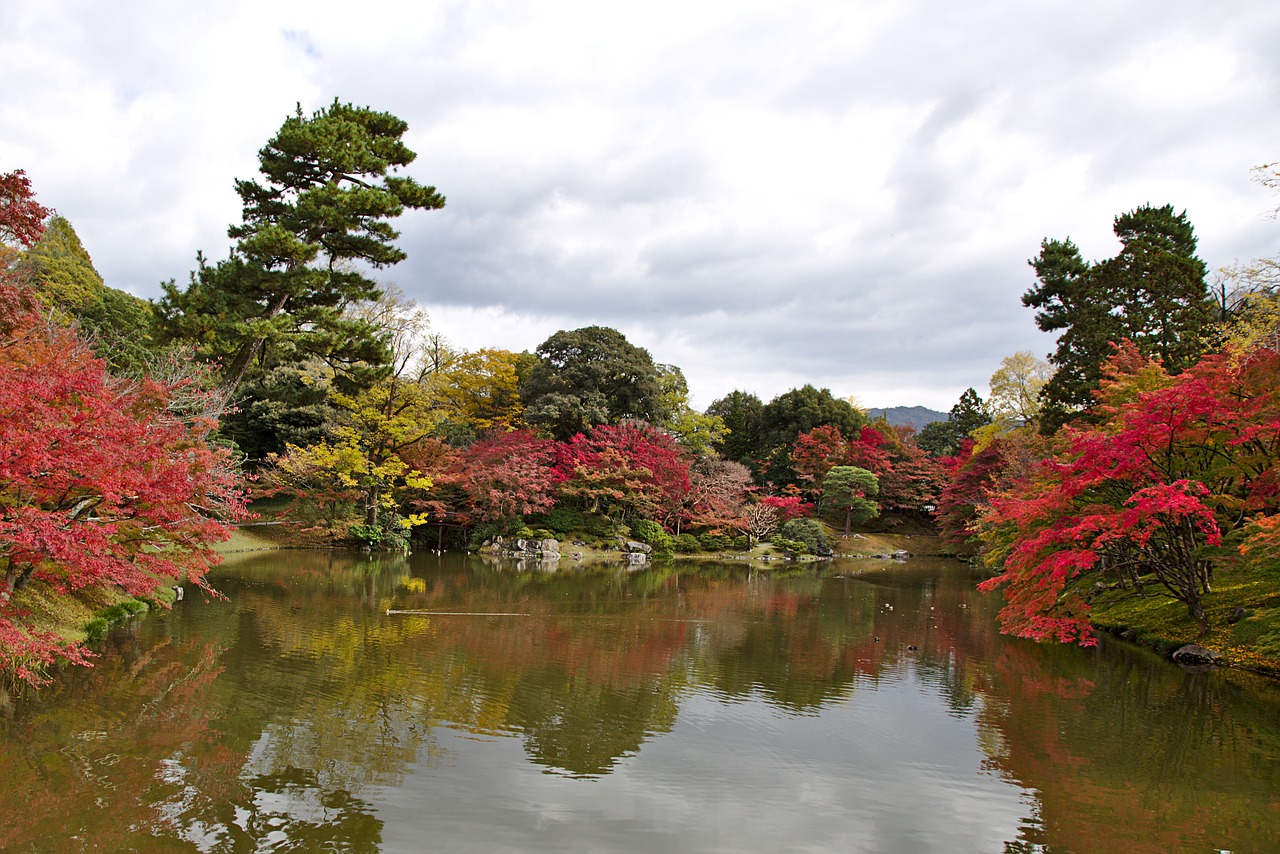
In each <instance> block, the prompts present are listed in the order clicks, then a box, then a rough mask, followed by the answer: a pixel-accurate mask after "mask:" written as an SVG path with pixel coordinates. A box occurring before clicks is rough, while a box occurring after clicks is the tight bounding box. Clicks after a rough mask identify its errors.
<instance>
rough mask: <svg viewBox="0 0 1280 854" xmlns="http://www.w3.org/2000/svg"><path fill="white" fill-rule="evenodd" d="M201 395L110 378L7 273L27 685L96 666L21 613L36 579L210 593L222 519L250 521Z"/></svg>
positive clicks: (4, 490)
mask: <svg viewBox="0 0 1280 854" xmlns="http://www.w3.org/2000/svg"><path fill="white" fill-rule="evenodd" d="M203 398H204V395H203V393H202V392H200V391H199V390H198V389H196V388H195V387H194V385H193V383H192V382H191V380H189V379H186V380H175V381H172V382H165V381H159V380H126V379H121V378H117V377H113V376H111V375H110V374H109V373H108V372H107V369H106V366H105V365H104V363H103V362H102V361H101V360H99V359H97V358H95V357H94V356H93V353H92V351H91V349H90V348H89V346H88V345H87V344H86V343H85V342H84V341H82V340H81V339H80V338H78V337H77V335H76V334H75V333H74V332H73V331H72V330H69V329H66V328H62V327H58V326H56V325H53V324H51V323H49V322H47V321H46V320H45V319H43V318H42V316H41V315H40V314H39V313H37V312H36V311H35V310H33V299H32V297H31V295H30V292H29V291H28V290H26V289H25V288H24V287H22V286H21V285H19V284H17V283H16V282H14V281H13V280H12V278H11V277H8V276H4V275H0V412H2V413H4V417H3V418H0V663H3V664H4V665H5V666H7V667H9V668H11V669H12V670H13V672H15V673H16V674H17V675H18V676H19V678H22V679H26V680H28V681H31V682H39V681H41V679H42V676H41V671H42V670H43V668H44V667H45V666H46V665H48V664H50V663H52V662H53V661H54V660H56V659H58V658H62V659H66V660H69V661H73V662H77V663H86V658H85V652H84V651H83V650H82V649H80V648H79V647H77V646H74V645H72V646H66V645H64V644H62V643H61V642H60V641H59V640H58V639H57V638H55V637H52V636H49V635H43V634H39V633H36V632H34V631H32V629H31V626H30V623H29V621H28V615H27V614H24V613H22V612H21V611H19V610H17V609H16V608H15V607H14V604H13V599H12V596H13V593H14V591H15V590H17V589H20V588H22V587H23V586H25V585H26V584H27V583H28V582H30V581H31V580H33V579H39V580H41V581H43V582H45V583H47V584H48V585H49V586H50V587H51V588H52V589H53V590H55V591H57V592H59V593H62V594H71V593H74V592H76V591H80V590H84V589H86V588H110V589H119V590H123V591H124V592H126V593H129V594H131V595H140V596H147V595H151V594H154V593H155V591H156V590H157V588H159V587H160V586H162V585H164V584H166V583H171V581H172V580H178V581H190V582H193V583H196V584H198V585H201V586H204V583H205V582H204V573H205V571H206V570H207V569H208V568H209V566H210V565H212V564H214V563H216V562H217V561H218V557H217V555H216V554H215V553H214V552H213V551H212V549H211V548H210V543H212V542H216V541H218V540H222V539H225V538H226V537H227V536H228V535H229V529H228V528H227V526H226V525H225V524H224V523H223V521H220V520H223V519H236V518H240V517H242V516H243V515H244V512H245V510H244V500H243V495H242V491H241V489H240V482H239V478H238V475H237V473H236V471H235V466H234V465H233V463H232V461H231V460H230V458H229V456H228V454H227V453H226V452H225V451H221V450H215V449H213V448H212V447H211V446H210V444H209V443H208V441H207V438H208V436H209V434H210V432H211V431H212V430H213V428H214V426H215V425H214V423H213V422H212V421H210V420H209V419H208V418H207V417H205V416H204V415H202V414H201V413H202V412H203V411H205V409H206V408H207V406H206V404H207V403H208V401H205V400H204V399H203Z"/></svg>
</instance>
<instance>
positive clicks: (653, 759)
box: [0, 552, 1280, 852]
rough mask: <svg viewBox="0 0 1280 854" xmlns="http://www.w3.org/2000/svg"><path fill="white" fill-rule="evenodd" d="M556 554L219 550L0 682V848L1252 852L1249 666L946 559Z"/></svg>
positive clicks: (1256, 715)
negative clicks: (1215, 670)
mask: <svg viewBox="0 0 1280 854" xmlns="http://www.w3.org/2000/svg"><path fill="white" fill-rule="evenodd" d="M562 563H563V564H564V566H563V567H562V569H561V570H560V571H557V572H547V571H544V570H542V569H539V568H537V567H520V566H517V565H516V564H514V563H511V562H496V561H495V562H490V563H486V562H484V561H482V560H480V559H479V558H474V557H473V558H466V557H463V556H445V557H437V556H434V555H415V556H413V557H408V558H386V557H374V558H370V557H368V556H364V555H356V554H341V553H326V552H270V553H265V554H264V553H255V554H251V555H241V556H234V555H233V556H231V558H229V560H228V562H227V564H226V565H224V567H223V568H221V569H220V570H219V571H218V572H217V574H216V575H215V576H214V579H213V580H214V583H215V585H216V586H217V587H218V588H219V589H220V590H221V591H222V592H223V593H224V594H225V595H226V597H227V598H226V599H225V600H220V601H204V600H203V599H202V598H201V597H200V596H199V595H195V596H188V598H187V600H186V601H183V602H180V603H178V604H177V605H176V606H175V608H174V610H173V612H172V613H171V614H167V615H164V616H159V617H152V618H149V619H145V620H142V621H139V622H136V623H134V624H132V625H130V626H128V627H126V628H124V629H122V630H119V631H118V632H116V634H114V635H113V636H112V637H111V638H110V640H109V642H108V643H106V644H104V646H103V648H102V650H101V656H100V657H99V658H98V659H97V666H96V667H95V668H93V669H92V670H84V669H78V670H76V671H72V672H69V673H67V674H65V676H63V677H62V678H61V679H60V680H59V681H58V682H57V683H55V684H54V685H52V686H50V687H48V688H47V689H45V690H44V691H43V692H41V693H40V695H39V696H37V697H36V698H34V699H32V700H23V701H12V700H10V701H8V702H7V703H6V705H5V707H4V709H3V712H4V715H3V717H0V775H3V777H2V778H3V779H4V780H5V782H6V793H7V795H8V796H7V797H5V798H3V799H0V848H3V849H4V850H13V851H80V850H84V851H98V850H101V851H124V850H141V851H193V850H194V851H214V852H221V851H325V850H329V851H337V850H342V851H485V852H490V851H539V850H555V851H669V852H682V851H866V852H898V851H901V852H929V851H946V852H968V851H974V852H1001V851H1005V852H1030V851H1046V852H1074V851H1080V852H1086V851H1125V852H1146V851H1150V852H1172V851H1206V852H1208V851H1235V852H1259V851H1280V770H1278V769H1280V765H1278V763H1277V759H1278V758H1280V756H1278V754H1280V751H1278V749H1277V748H1278V747H1280V690H1278V689H1277V686H1276V685H1275V684H1273V683H1268V682H1263V681H1259V680H1253V679H1250V678H1247V677H1245V676H1243V675H1242V674H1193V673H1184V672H1183V671H1182V670H1180V669H1178V668H1177V667H1175V666H1173V665H1171V664H1168V663H1167V662H1164V661H1162V660H1160V659H1159V658H1157V657H1155V656H1154V655H1150V654H1148V653H1146V652H1144V651H1141V650H1136V649H1132V648H1129V647H1126V646H1122V645H1119V644H1110V643H1104V644H1103V645H1102V646H1101V647H1100V648H1099V649H1095V650H1080V649H1075V648H1063V647H1042V646H1037V645H1035V644H1031V643H1027V642H1023V641H1018V640H1013V639H1009V638H1005V637H1002V636H1000V635H999V634H998V633H997V631H996V629H995V619H994V617H995V610H996V609H997V607H998V602H997V601H995V600H994V599H992V598H991V597H984V596H982V595H980V594H978V593H977V592H976V591H975V590H974V584H975V581H976V580H977V578H976V577H975V576H974V574H973V571H972V570H970V569H969V568H968V567H966V566H965V565H963V564H960V563H957V562H949V561H939V560H926V559H913V560H911V561H909V562H907V563H902V564H897V563H885V562H837V563H834V564H826V565H822V566H820V567H816V568H815V567H814V566H813V565H809V566H808V567H804V568H795V569H791V570H784V571H776V570H775V571H770V572H764V571H760V570H759V569H756V570H752V569H751V568H750V567H749V566H747V565H746V564H745V563H739V564H728V565H725V564H693V563H671V564H662V565H657V566H653V567H649V568H644V569H639V570H635V569H626V568H621V567H617V566H612V565H597V566H591V567H575V566H574V565H573V564H572V562H571V561H569V560H565V561H563V562H562ZM389 610H390V611H392V612H404V611H409V612H426V613H388V611H389Z"/></svg>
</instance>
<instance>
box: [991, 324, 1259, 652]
mask: <svg viewBox="0 0 1280 854" xmlns="http://www.w3.org/2000/svg"><path fill="white" fill-rule="evenodd" d="M1278 385H1280V355H1278V354H1277V353H1276V352H1275V351H1274V350H1269V349H1262V350H1259V351H1257V352H1254V353H1252V354H1249V355H1248V356H1247V358H1239V357H1233V356H1232V355H1230V354H1215V355H1210V356H1207V357H1205V358H1204V359H1202V360H1201V361H1200V362H1199V363H1197V364H1196V365H1194V366H1193V367H1191V368H1190V369H1188V370H1187V371H1185V372H1184V373H1182V374H1179V375H1177V376H1170V375H1169V374H1167V373H1166V372H1165V371H1164V370H1163V369H1162V368H1161V367H1160V366H1159V365H1158V364H1157V363H1155V362H1153V361H1151V360H1148V359H1146V358H1144V357H1141V356H1140V355H1138V354H1137V352H1136V351H1135V350H1134V349H1133V348H1132V347H1131V346H1128V345H1126V346H1122V347H1121V348H1120V349H1119V350H1118V351H1117V353H1116V354H1115V356H1114V357H1113V358H1112V359H1111V361H1110V363H1109V365H1108V368H1107V370H1106V371H1105V378H1104V381H1103V384H1102V387H1101V389H1100V391H1099V393H1098V400H1099V403H1098V405H1097V407H1096V408H1095V413H1096V414H1097V415H1098V416H1099V417H1100V423H1099V424H1097V425H1096V426H1092V427H1084V428H1064V430H1063V431H1062V432H1061V433H1060V434H1059V442H1060V448H1059V450H1058V451H1057V453H1055V454H1052V455H1051V456H1050V457H1049V458H1048V459H1045V460H1044V461H1043V462H1042V463H1041V464H1040V465H1039V466H1038V467H1037V468H1036V469H1035V470H1034V471H1033V472H1032V473H1031V475H1030V476H1029V477H1028V478H1026V479H1021V480H1019V481H1018V482H1017V483H1016V484H1014V485H1013V486H1011V487H1010V488H1007V489H1005V490H1003V491H1001V492H998V493H996V494H994V495H993V496H992V497H991V498H990V504H989V508H987V509H986V510H985V512H984V514H983V516H982V518H981V520H980V521H979V522H978V523H977V524H978V528H979V530H980V531H981V536H982V539H983V541H984V543H985V544H986V547H987V549H988V553H987V560H988V562H989V563H991V564H992V565H995V566H999V567H1000V568H1001V570H1002V571H1001V574H1000V575H999V576H997V577H995V578H993V579H991V580H990V581H988V582H986V583H985V584H984V585H983V586H984V588H985V589H993V588H996V587H1003V588H1004V589H1005V592H1006V597H1007V604H1006V606H1005V608H1004V609H1003V611H1002V612H1001V620H1002V622H1003V625H1004V628H1005V630H1006V631H1008V632H1011V633H1014V634H1018V635H1022V636H1025V637H1031V638H1036V639H1053V640H1061V641H1077V642H1080V643H1084V644H1090V643H1092V642H1093V635H1092V630H1091V628H1090V626H1089V623H1088V613H1089V603H1088V593H1089V592H1090V590H1091V589H1092V588H1093V586H1094V585H1095V584H1096V585H1102V586H1104V587H1119V588H1123V589H1128V590H1132V591H1134V592H1143V591H1144V589H1145V588H1154V589H1156V590H1159V591H1162V592H1164V593H1166V594H1167V595H1169V596H1171V597H1173V598H1174V599H1176V600H1178V601H1180V602H1182V603H1184V604H1185V605H1186V607H1187V610H1188V612H1189V614H1190V615H1191V617H1192V618H1193V619H1194V620H1195V622H1196V623H1197V625H1198V626H1199V627H1200V629H1201V631H1207V630H1208V628H1209V624H1208V617H1207V615H1206V612H1205V607H1204V597H1205V595H1206V594H1207V593H1209V592H1210V591H1211V589H1212V583H1213V574H1214V569H1215V567H1216V566H1218V565H1220V564H1221V562H1222V561H1224V560H1228V559H1231V558H1232V556H1233V555H1234V554H1236V553H1237V552H1239V551H1242V552H1244V554H1245V555H1249V554H1250V553H1251V552H1254V553H1258V552H1266V551H1267V550H1268V549H1269V548H1270V546H1271V541H1272V539H1273V538H1274V531H1275V527H1276V524H1277V523H1276V521H1275V520H1276V518H1277V513H1280V494H1278V492H1277V478H1278V475H1280V397H1278V395H1277V387H1278ZM1228 545H1235V546H1237V549H1228V548H1226V546H1228Z"/></svg>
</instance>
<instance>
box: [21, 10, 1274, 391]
mask: <svg viewBox="0 0 1280 854" xmlns="http://www.w3.org/2000/svg"><path fill="white" fill-rule="evenodd" d="M1277 44H1280V3H1276V2H1274V1H1273V0H1268V2H1233V3H1204V2H1200V1H1199V0H1191V1H1189V2H1183V1H1182V0H1133V1H1132V2H1124V3H1116V2H1114V0H1107V1H1106V2H1089V1H1088V0H1084V2H1082V0H1071V2H1046V3H1026V2H1022V3H1015V2H991V1H990V0H974V2H969V3H955V2H943V1H942V0H937V1H936V2H935V0H922V2H887V0H886V2H865V0H838V1H837V2H800V3H796V2H786V3H784V2H750V0H733V2H689V0H683V2H663V0H650V2H645V3H612V2H600V0H594V2H575V3H562V2H552V0H548V2H536V3H533V2H529V3H516V2H511V3H506V2H490V0H468V2H456V3H452V2H450V3H433V2H414V3H399V2H378V0H368V2H363V3H358V4H352V3H329V2H280V3H270V2H266V3H264V2H260V0H255V2H239V0H227V2H222V3H217V4H188V3H174V2H171V0H139V2H123V3H102V2H99V0H66V1H65V2H64V1H63V0H59V2H51V3H23V2H18V0H0V77H2V78H3V79H4V80H5V86H4V89H5V93H4V95H3V97H0V171H9V170H11V169H17V168H21V169H25V170H26V171H27V173H28V175H29V176H30V177H31V179H32V181H33V184H34V186H35V188H36V191H37V194H38V198H39V200H40V201H42V202H43V203H45V204H47V205H50V206H52V207H55V208H56V209H57V210H58V211H59V212H60V213H61V214H63V215H64V216H66V217H67V218H68V219H69V220H71V222H72V224H73V225H74V226H75V228H76V230H77V232H78V233H79V234H80V236H81V238H82V240H83V241H84V243H85V245H86V247H87V248H88V250H89V251H90V253H91V254H92V256H93V259H94V263H95V265H96V266H97V267H98V269H99V271H100V272H101V273H102V274H103V276H104V277H105V279H106V280H107V282H108V284H110V285H113V286H114V287H118V288H122V289H124V290H127V291H130V292H132V293H135V294H137V295H139V296H143V297H156V296H158V295H159V293H160V283H161V282H162V281H164V280H168V279H171V278H172V279H177V280H179V281H185V280H186V278H187V276H188V274H189V272H190V270H191V269H192V267H193V266H194V258H195V254H196V252H197V250H202V251H203V252H204V253H205V254H206V256H208V257H210V258H213V259H218V258H221V257H224V256H225V254H226V252H227V250H228V247H229V245H230V241H229V239H228V238H227V236H226V228H227V225H228V224H229V223H232V222H236V221H238V220H239V216H240V204H239V199H238V197H237V196H236V195H235V193H234V191H233V187H232V182H233V180H234V179H235V178H249V177H255V175H256V169H257V159H256V158H257V151H258V149H259V148H261V147H262V145H263V144H264V143H265V142H266V141H267V140H268V139H269V138H270V137H271V136H272V135H273V134H274V133H275V131H276V130H277V129H278V128H279V126H280V124H281V122H282V121H283V120H284V119H285V118H286V116H288V115H289V114H290V113H291V112H292V111H293V110H294V108H295V104H297V103H300V104H301V105H302V108H303V110H305V111H307V112H310V111H312V110H315V109H318V108H321V107H324V106H326V105H327V104H329V103H331V102H332V100H333V99H334V98H335V97H337V98H339V99H341V100H343V101H350V102H354V103H356V104H360V105H367V106H371V107H374V108H376V109H380V110H386V111H389V112H392V113H394V114H396V115H398V116H400V117H401V118H403V119H405V120H406V121H407V122H408V123H409V126H410V130H409V133H408V135H407V137H406V139H407V142H408V144H409V146H410V147H411V148H412V149H413V150H415V151H417V152H418V159H417V161H416V162H415V163H414V164H413V165H412V166H411V167H410V169H409V172H410V174H412V175H413V176H414V177H416V178H417V179H419V180H420V181H422V182H423V183H427V184H432V185H434V186H435V187H437V189H439V190H440V192H442V193H444V194H445V195H446V196H447V198H448V205H447V207H446V208H445V209H444V210H442V211H436V212H416V213H413V214H410V215H407V216H406V217H404V218H402V219H401V220H400V221H399V223H398V224H399V227H400V228H401V230H402V232H403V236H402V239H401V245H402V246H403V248H404V249H405V250H406V251H407V252H408V253H409V260H408V261H406V262H404V263H402V264H400V265H399V266H397V267H395V268H393V269H390V270H387V271H383V273H382V274H381V275H382V277H383V279H384V280H386V281H389V282H394V283H395V284H397V285H399V286H400V287H401V288H402V289H403V290H404V291H405V292H406V293H407V294H408V295H409V296H411V297H413V298H414V299H416V300H417V301H418V302H419V303H420V304H422V305H424V306H426V307H427V308H428V310H429V312H430V315H431V318H432V324H433V327H434V329H435V331H437V332H440V333H442V334H444V335H445V336H446V337H447V338H449V339H450V340H451V341H452V342H454V343H455V344H457V345H459V346H462V347H467V348H471V349H475V348H479V347H484V346H495V347H504V348H508V349H513V350H521V349H533V348H534V347H536V346H537V345H538V344H539V343H541V342H542V341H543V340H545V339H546V338H547V337H548V336H549V335H551V334H552V333H554V332H555V331H557V330H559V329H572V328H576V327H580V326H586V325H592V324H599V325H604V326H612V327H614V328H616V329H618V330H620V331H622V332H623V333H624V334H625V335H626V336H627V337H628V339H629V340H631V341H632V342H633V343H636V344H639V345H641V346H644V347H646V348H648V349H649V351H650V352H651V353H652V354H653V356H654V358H655V359H656V360H657V361H659V362H663V363H668V364H676V365H679V366H680V367H681V368H682V369H683V370H684V372H685V374H686V376H687V377H688V379H689V383H690V387H691V391H692V393H693V402H694V404H695V405H696V406H698V407H699V408H702V407H705V406H706V405H707V404H709V403H711V402H712V401H713V400H715V399H716V398H718V397H721V396H722V395H724V394H726V393H728V392H729V391H732V390H733V389H735V388H739V389H743V390H746V391H752V392H755V393H756V394H758V395H759V396H760V397H762V398H763V399H765V400H768V399H770V398H772V397H773V396H774V395H776V394H778V393H780V392H782V391H785V390H787V389H788V388H792V387H794V386H798V385H802V384H804V383H813V384H815V385H818V386H825V387H828V388H830V389H831V390H832V391H833V392H834V393H836V394H837V395H839V396H842V397H843V396H849V395H852V396H855V397H856V398H857V400H858V401H859V402H860V403H861V404H863V405H866V406H894V405H914V404H920V405H925V406H930V407H933V408H935V409H940V410H943V411H945V410H947V409H949V408H950V407H951V406H952V405H953V404H954V403H955V401H956V400H957V398H958V397H959V395H960V394H961V392H963V391H964V389H965V388H966V387H969V386H974V387H976V388H977V389H978V390H979V391H980V392H981V393H983V394H984V395H985V392H986V384H987V380H988V378H989V377H990V375H991V373H992V372H993V371H994V370H995V369H996V368H997V367H998V366H999V363H1000V360H1001V359H1002V358H1003V357H1004V356H1007V355H1010V354H1012V353H1014V352H1016V351H1019V350H1031V351H1032V352H1034V353H1036V354H1037V355H1039V356H1044V355H1046V354H1048V353H1049V352H1050V351H1051V350H1052V349H1053V340H1052V338H1050V337H1049V336H1047V335H1045V334H1043V333H1040V332H1039V331H1038V330H1036V328H1035V323H1034V319H1033V314H1032V312H1031V311H1030V310H1029V309H1026V308H1024V307H1023V306H1022V305H1021V302H1020V300H1019V297H1020V296H1021V294H1022V293H1023V292H1025V291H1026V290H1027V288H1029V287H1030V286H1031V285H1032V284H1033V283H1034V279H1033V275H1032V272H1031V270H1030V268H1029V267H1028V266H1027V259H1029V258H1031V257H1033V256H1034V255H1036V253H1037V252H1038V251H1039V245H1040V241H1041V239H1042V238H1044V237H1056V238H1065V237H1071V238H1072V239H1074V240H1075V241H1076V243H1077V244H1079V245H1080V247H1081V249H1082V251H1083V253H1084V255H1085V257H1086V258H1090V259H1100V258H1104V257H1108V256H1110V255H1112V254H1114V253H1115V251H1116V249H1117V248H1118V244H1117V243H1116V241H1115V239H1114V236H1113V235H1112V234H1111V222H1112V219H1113V217H1114V216H1115V215H1116V214H1119V213H1122V212H1124V211H1127V210H1131V209H1133V208H1135V207H1137V206H1139V205H1142V204H1145V203H1151V204H1155V205H1162V204H1166V203H1171V204H1173V205H1174V206H1175V207H1176V208H1178V209H1179V210H1182V209H1185V210H1186V211H1187V214H1188V216H1189V217H1190V219H1191V221H1192V223H1193V224H1194V225H1195V227H1196V230H1197V233H1198V235H1199V237H1200V255H1201V257H1202V258H1203V259H1204V260H1205V261H1206V262H1207V263H1208V264H1209V265H1210V267H1213V268H1216V267H1220V266H1222V265H1225V264H1228V263H1230V262H1231V261H1233V260H1235V259H1247V258H1251V257H1259V256H1270V255H1274V254H1276V249H1277V243H1278V242H1280V223H1277V222H1275V221H1273V220H1271V219H1269V218H1268V216H1267V215H1268V212H1269V211H1271V210H1272V209H1273V208H1274V207H1275V206H1276V205H1277V203H1280V200H1278V199H1276V198H1273V197H1272V196H1271V195H1270V194H1269V193H1268V192H1267V191H1266V190H1265V189H1263V188H1262V187H1260V186H1258V185H1257V184H1256V183H1255V182H1254V181H1253V180H1252V177H1251V174H1250V169H1251V167H1253V166H1257V165H1259V164H1263V163H1268V162H1272V161H1276V160H1280V111H1278V110H1276V105H1277V104H1280V51H1277V50H1276V45H1277Z"/></svg>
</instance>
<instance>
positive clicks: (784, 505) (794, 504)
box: [760, 495, 814, 523]
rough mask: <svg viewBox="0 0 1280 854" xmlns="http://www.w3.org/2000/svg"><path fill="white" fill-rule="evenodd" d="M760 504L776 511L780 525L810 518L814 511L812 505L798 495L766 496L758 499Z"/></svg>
mask: <svg viewBox="0 0 1280 854" xmlns="http://www.w3.org/2000/svg"><path fill="white" fill-rule="evenodd" d="M760 503H761V504H764V505H766V506H768V507H772V508H773V509H774V510H777V511H778V521H779V522H780V523H786V522H790V521H791V520H792V519H803V518H804V517H806V516H812V515H813V511H814V504H813V503H811V502H806V501H805V500H804V499H803V498H801V497H800V496H799V495H766V496H765V497H764V498H761V499H760Z"/></svg>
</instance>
